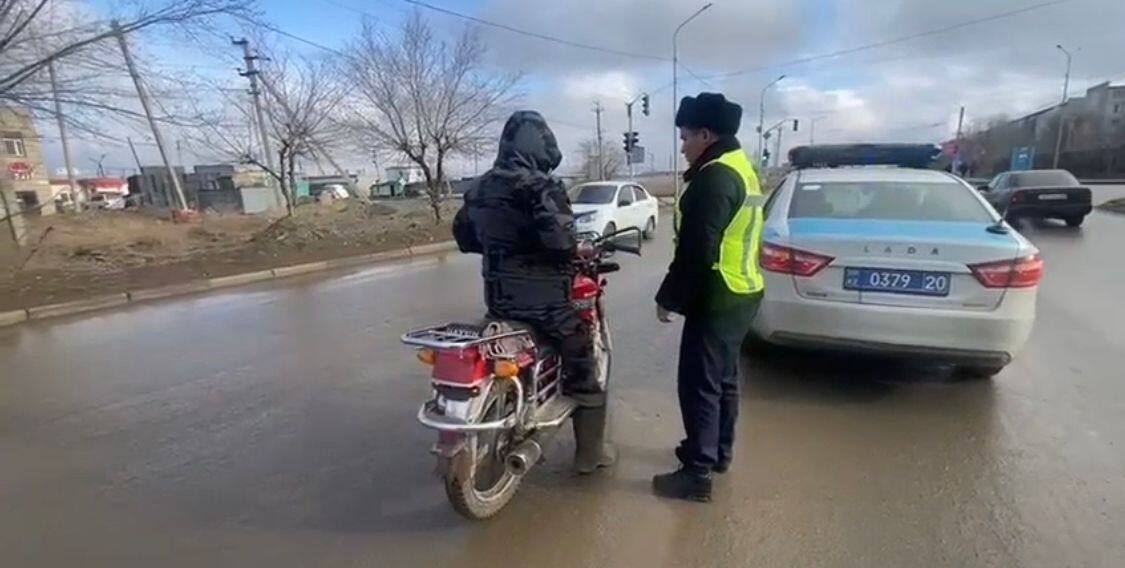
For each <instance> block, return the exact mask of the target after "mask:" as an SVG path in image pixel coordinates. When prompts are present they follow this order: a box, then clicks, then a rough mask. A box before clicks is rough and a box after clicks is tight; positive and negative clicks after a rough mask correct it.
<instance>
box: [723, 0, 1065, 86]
mask: <svg viewBox="0 0 1125 568" xmlns="http://www.w3.org/2000/svg"><path fill="white" fill-rule="evenodd" d="M1073 1H1074V0H1051V1H1049V2H1040V3H1038V4H1032V5H1030V6H1024V7H1023V8H1016V9H1014V10H1008V11H1006V12H1000V13H997V14H992V15H990V16H984V17H981V18H975V19H972V20H965V21H963V22H958V23H956V24H951V25H948V26H942V27H940V28H934V29H932V30H926V31H922V32H917V33H913V34H910V35H905V36H900V37H897V38H892V39H888V40H883V41H878V42H875V43H869V44H866V45H860V46H856V47H849V48H847V49H841V50H839V51H833V52H830V53H822V54H819V55H810V56H808V57H799V58H797V59H791V60H789V61H783V62H781V63H772V64H770V65H762V66H758V67H751V68H747V69H743V70H741V71H733V72H730V73H721V74H718V75H712V76H710V77H708V78H709V79H724V78H728V77H736V76H739V75H747V74H750V73H756V72H759V71H768V70H770V69H776V68H778V67H787V66H790V65H800V64H802V63H809V62H812V61H817V60H820V59H830V58H833V57H841V56H844V55H851V54H853V53H859V52H861V51H868V50H871V49H877V48H880V47H886V46H888V45H895V44H898V43H903V42H907V41H911V40H915V39H919V38H923V37H928V36H932V35H938V34H943V33H946V32H951V31H954V30H958V29H961V28H966V27H969V26H975V25H977V24H985V23H988V22H994V21H996V20H1001V19H1004V18H1010V17H1012V16H1018V15H1020V14H1024V13H1027V12H1031V11H1034V10H1040V9H1043V8H1048V7H1051V6H1059V5H1062V4H1069V3H1071V2H1073Z"/></svg>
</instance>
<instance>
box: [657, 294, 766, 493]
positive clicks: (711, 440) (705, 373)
mask: <svg viewBox="0 0 1125 568" xmlns="http://www.w3.org/2000/svg"><path fill="white" fill-rule="evenodd" d="M757 309H758V301H757V300H756V299H755V300H753V301H746V302H740V303H738V304H737V305H735V306H732V307H730V309H724V310H723V311H721V312H719V313H714V314H708V315H699V316H688V317H687V318H686V319H685V320H684V329H683V334H682V337H681V339H680V365H679V372H678V376H677V387H678V390H679V395H680V414H681V415H682V417H683V421H684V433H685V434H686V437H685V438H684V440H683V441H682V442H680V448H679V450H678V451H677V454H678V455H679V456H680V459H681V460H682V461H683V464H684V466H685V467H686V468H687V469H688V470H689V471H691V472H692V473H695V474H697V475H709V474H710V473H711V468H712V467H714V465H715V464H716V463H719V462H726V463H729V462H730V460H731V458H732V456H733V446H734V428H735V422H736V421H737V420H738V362H739V355H740V353H741V349H742V341H743V339H744V338H745V337H746V334H747V333H748V332H749V330H750V320H751V319H753V317H754V314H755V313H756V312H757Z"/></svg>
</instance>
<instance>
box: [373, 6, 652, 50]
mask: <svg viewBox="0 0 1125 568" xmlns="http://www.w3.org/2000/svg"><path fill="white" fill-rule="evenodd" d="M402 2H405V3H407V4H410V5H412V6H417V7H419V8H425V9H427V10H432V11H434V12H438V13H440V14H445V15H447V16H453V17H455V18H461V19H463V20H467V21H470V22H473V23H477V24H480V25H482V26H488V27H491V28H496V29H500V30H504V31H507V32H511V33H514V34H519V35H522V36H527V37H531V38H535V39H539V40H543V41H549V42H551V43H556V44H559V45H566V46H569V47H576V48H579V49H586V50H590V51H598V52H601V53H609V54H612V55H620V56H622V57H634V58H637V59H648V60H652V61H671V59H669V58H667V57H661V56H659V55H651V54H648V53H636V52H632V51H623V50H620V49H614V48H611V47H603V46H600V45H592V44H588V43H582V42H578V41H573V40H569V39H565V38H561V37H557V36H551V35H547V34H542V33H539V32H533V31H530V30H525V29H522V28H517V27H515V26H510V25H508V24H501V23H499V22H493V21H490V20H485V19H484V18H478V17H476V16H470V15H468V14H463V13H461V12H456V11H453V10H449V9H447V8H442V7H440V6H434V5H433V4H429V3H427V2H422V1H420V0H402ZM365 13H366V12H365Z"/></svg>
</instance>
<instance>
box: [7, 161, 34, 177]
mask: <svg viewBox="0 0 1125 568" xmlns="http://www.w3.org/2000/svg"><path fill="white" fill-rule="evenodd" d="M8 173H10V174H12V177H14V178H16V179H27V178H29V177H31V164H28V163H27V162H12V163H10V164H8Z"/></svg>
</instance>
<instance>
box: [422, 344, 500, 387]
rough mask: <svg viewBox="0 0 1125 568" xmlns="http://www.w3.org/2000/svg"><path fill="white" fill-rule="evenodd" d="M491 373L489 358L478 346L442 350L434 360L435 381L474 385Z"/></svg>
mask: <svg viewBox="0 0 1125 568" xmlns="http://www.w3.org/2000/svg"><path fill="white" fill-rule="evenodd" d="M490 374H491V370H490V369H489V364H488V360H486V359H485V358H484V356H483V355H481V352H480V350H479V349H477V348H476V347H470V348H468V349H456V350H441V351H438V352H437V359H436V360H435V361H434V372H433V378H434V382H437V383H441V384H446V385H452V386H459V387H470V386H474V385H476V384H478V383H480V382H482V381H484V380H485V379H487V378H488V376H489V375H490Z"/></svg>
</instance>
